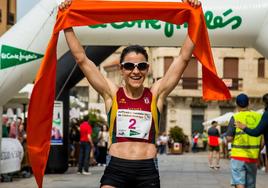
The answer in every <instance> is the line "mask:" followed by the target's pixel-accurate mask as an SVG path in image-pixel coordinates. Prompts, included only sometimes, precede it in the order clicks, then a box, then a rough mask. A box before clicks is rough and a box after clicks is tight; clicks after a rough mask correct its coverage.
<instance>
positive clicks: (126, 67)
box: [121, 62, 149, 71]
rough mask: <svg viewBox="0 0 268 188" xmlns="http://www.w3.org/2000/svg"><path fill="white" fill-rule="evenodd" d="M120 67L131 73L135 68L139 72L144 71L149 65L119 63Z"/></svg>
mask: <svg viewBox="0 0 268 188" xmlns="http://www.w3.org/2000/svg"><path fill="white" fill-rule="evenodd" d="M121 67H123V68H124V69H126V70H129V71H132V70H134V69H135V67H137V68H138V69H139V70H140V71H144V70H146V69H147V68H148V67H149V64H148V63H147V62H141V63H131V62H123V63H121Z"/></svg>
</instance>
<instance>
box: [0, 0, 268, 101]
mask: <svg viewBox="0 0 268 188" xmlns="http://www.w3.org/2000/svg"><path fill="white" fill-rule="evenodd" d="M59 1H60V0H41V1H40V2H39V3H38V4H37V5H36V6H35V7H34V8H33V9H32V10H31V11H30V12H29V13H28V14H27V15H26V16H25V17H23V18H22V19H21V20H20V21H19V22H18V23H17V24H16V25H14V26H13V27H12V28H11V29H10V30H9V31H8V32H6V33H5V34H4V35H3V36H2V37H1V38H0V51H1V55H0V96H1V97H0V106H2V105H4V104H5V103H6V102H7V101H8V100H9V99H10V98H12V96H13V95H14V94H16V93H17V92H18V91H19V90H20V89H21V88H22V87H23V86H24V85H25V84H26V83H29V82H32V80H33V79H34V77H35V74H36V72H37V70H38V67H39V65H40V62H41V59H42V57H43V55H44V53H45V50H46V46H47V44H48V41H49V39H50V35H51V33H52V29H53V26H54V23H55V17H56V14H57V5H58V3H59ZM143 1H145V0H143ZM146 1H148V0H146ZM152 1H153V0H152ZM154 1H157V0H154ZM163 1H167V0H163ZM169 1H174V0H169ZM176 1H179V0H176ZM202 4H203V10H204V13H205V18H206V21H207V27H208V31H209V36H210V40H211V45H212V46H213V47H253V48H255V49H256V50H257V51H259V52H260V53H261V54H262V55H263V56H265V57H266V58H267V57H268V42H267V41H268V40H267V36H268V34H267V33H268V18H267V13H268V1H267V0H224V1H222V0H202ZM186 28H187V25H182V26H175V25H171V24H169V23H164V22H160V21H157V20H149V21H144V20H142V21H132V22H124V23H113V24H104V25H98V26H94V27H79V28H76V30H77V34H78V37H79V39H80V41H81V43H82V44H84V45H108V46H109V45H127V44H130V43H135V44H141V45H144V46H178V45H180V44H181V43H182V40H183V39H184V36H185V33H186ZM67 50H68V48H67V46H66V43H65V40H64V38H63V37H62V35H61V37H60V39H59V43H58V58H60V57H61V56H62V55H63V54H64V53H66V51H67Z"/></svg>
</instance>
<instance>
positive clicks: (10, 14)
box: [7, 0, 15, 25]
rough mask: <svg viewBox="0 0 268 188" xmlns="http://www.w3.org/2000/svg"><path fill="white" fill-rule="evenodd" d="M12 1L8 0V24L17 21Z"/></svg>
mask: <svg viewBox="0 0 268 188" xmlns="http://www.w3.org/2000/svg"><path fill="white" fill-rule="evenodd" d="M11 5H12V2H11V1H10V0H8V1H7V25H14V23H15V14H14V13H12V12H11V11H12V10H11V7H12V6H11Z"/></svg>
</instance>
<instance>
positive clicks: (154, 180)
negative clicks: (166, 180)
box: [100, 156, 160, 188]
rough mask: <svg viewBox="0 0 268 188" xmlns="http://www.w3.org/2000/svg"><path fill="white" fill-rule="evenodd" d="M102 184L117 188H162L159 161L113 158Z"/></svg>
mask: <svg viewBox="0 0 268 188" xmlns="http://www.w3.org/2000/svg"><path fill="white" fill-rule="evenodd" d="M100 182H101V186H102V185H110V186H114V187H116V188H160V179H159V172H158V166H157V159H145V160H126V159H120V158H117V157H113V156H112V157H111V160H110V161H109V162H108V165H107V166H106V169H105V171H104V174H103V176H102V178H101V181H100Z"/></svg>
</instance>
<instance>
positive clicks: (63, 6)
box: [59, 0, 72, 11]
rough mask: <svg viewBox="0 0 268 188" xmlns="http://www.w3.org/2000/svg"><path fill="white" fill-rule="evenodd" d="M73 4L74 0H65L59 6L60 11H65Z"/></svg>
mask: <svg viewBox="0 0 268 188" xmlns="http://www.w3.org/2000/svg"><path fill="white" fill-rule="evenodd" d="M71 4H72V0H65V1H64V2H62V3H61V4H60V5H59V10H61V11H64V10H66V9H68V8H69V6H70V5H71Z"/></svg>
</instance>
